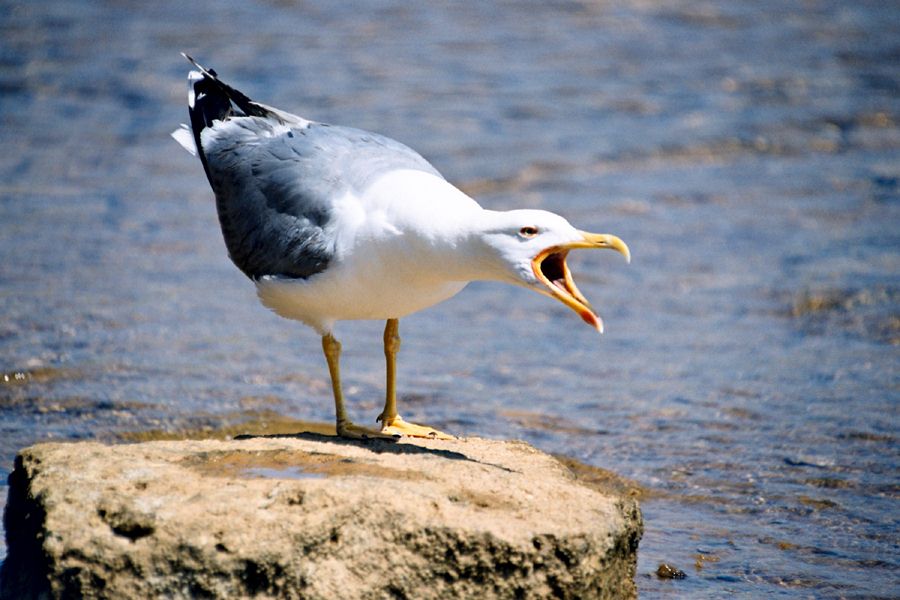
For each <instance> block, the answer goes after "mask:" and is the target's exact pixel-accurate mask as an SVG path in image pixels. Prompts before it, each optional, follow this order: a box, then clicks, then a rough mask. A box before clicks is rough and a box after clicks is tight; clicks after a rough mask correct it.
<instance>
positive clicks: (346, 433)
mask: <svg viewBox="0 0 900 600" xmlns="http://www.w3.org/2000/svg"><path fill="white" fill-rule="evenodd" d="M322 351H323V352H324V353H325V360H326V362H328V373H329V374H330V375H331V390H332V392H333V393H334V413H335V421H336V422H335V429H336V430H337V434H338V435H339V436H341V437H345V438H351V439H357V440H364V439H369V438H372V439H389V440H398V439H400V436H399V435H396V434H390V433H387V434H386V433H383V432H381V431H375V430H374V429H369V428H368V427H360V426H359V425H354V424H353V422H352V421H350V419H349V418H348V417H347V409H346V408H345V407H344V393H343V391H342V390H341V366H340V365H341V343H340V342H339V341H337V340H336V339H334V336H333V335H331V334H330V333H328V334H325V335H324V336H322Z"/></svg>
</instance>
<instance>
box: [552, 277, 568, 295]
mask: <svg viewBox="0 0 900 600" xmlns="http://www.w3.org/2000/svg"><path fill="white" fill-rule="evenodd" d="M553 285H555V286H556V287H558V288H559V289H561V290H562V291H564V292H565V293H567V294H568V293H569V290H568V289H566V280H565V279H554V280H553Z"/></svg>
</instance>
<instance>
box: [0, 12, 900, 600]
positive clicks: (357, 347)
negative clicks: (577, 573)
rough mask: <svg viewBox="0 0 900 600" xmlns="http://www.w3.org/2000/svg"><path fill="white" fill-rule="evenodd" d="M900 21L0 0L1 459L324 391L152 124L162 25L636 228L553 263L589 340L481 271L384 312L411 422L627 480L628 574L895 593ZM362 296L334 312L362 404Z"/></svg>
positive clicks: (158, 122)
mask: <svg viewBox="0 0 900 600" xmlns="http://www.w3.org/2000/svg"><path fill="white" fill-rule="evenodd" d="M898 40H900V7H898V5H897V4H896V3H888V2H853V3H848V2H839V1H828V0H822V1H818V2H806V3H790V2H774V1H762V2H754V3H747V2H737V1H734V2H674V3H665V5H662V4H657V3H653V2H643V1H640V0H633V1H623V2H562V1H560V2H529V1H521V2H515V3H512V2H484V3H447V4H441V5H437V4H432V3H422V4H421V5H420V6H416V5H412V4H410V3H401V2H390V1H387V0H385V1H382V2H378V1H374V0H372V1H363V2H354V3H347V4H342V3H321V5H318V6H313V5H306V4H300V5H297V6H295V5H293V4H292V3H282V2H273V1H269V2H263V1H247V2H242V3H235V4H234V5H233V6H231V7H229V8H222V5H221V4H215V5H213V4H208V5H207V4H205V3H203V2H195V3H183V2H177V3H176V2H171V1H167V0H163V1H160V2H154V3H134V4H132V3H117V2H76V1H59V0H48V1H44V2H33V3H19V4H14V3H6V4H3V5H0V148H2V149H3V150H2V152H0V257H2V260H0V315H2V317H0V459H2V468H0V470H2V471H3V474H6V473H8V471H9V469H10V468H11V466H12V460H13V456H14V455H15V452H16V451H17V450H18V449H19V448H21V447H23V446H26V445H28V444H31V443H35V442H38V441H44V440H51V439H83V438H100V439H113V438H114V436H115V435H116V434H117V433H120V432H126V431H141V430H147V429H163V430H178V429H183V428H187V427H198V426H212V427H215V426H217V425H218V424H220V423H222V422H225V421H229V420H231V421H233V420H239V419H240V418H241V415H246V414H250V413H249V412H248V411H254V410H260V409H265V410H275V411H277V412H279V413H281V414H284V415H288V416H291V417H295V418H299V419H306V420H316V421H329V420H331V419H332V418H333V415H332V411H333V408H332V403H331V400H330V396H329V393H330V390H329V384H328V380H327V372H326V370H325V367H324V360H323V359H322V357H321V354H320V345H319V340H318V338H317V336H316V335H315V334H314V333H313V332H312V331H310V330H308V329H306V328H304V327H303V326H301V325H300V324H297V323H291V322H287V321H284V320H281V319H279V318H278V317H276V316H274V315H272V314H271V313H269V312H268V311H266V310H265V309H264V308H262V307H261V306H260V305H259V304H258V302H257V301H256V298H255V294H254V290H253V286H252V285H251V284H250V283H249V282H248V281H246V280H245V279H244V278H243V276H242V275H241V274H240V273H239V272H238V271H237V270H236V269H235V268H234V267H233V266H232V265H231V264H230V263H229V261H228V259H227V257H226V254H225V249H224V244H223V243H222V241H221V237H220V234H219V231H218V224H217V221H216V216H215V212H214V206H213V203H212V201H211V193H210V191H209V189H208V186H207V183H206V181H205V179H204V177H203V174H202V170H201V168H200V165H199V163H198V162H197V161H196V159H193V158H192V157H190V156H188V155H187V154H185V153H183V152H182V151H181V150H180V148H179V147H178V146H177V145H176V144H175V143H174V142H173V141H172V140H171V139H170V138H169V137H168V134H169V131H171V130H172V129H173V128H174V127H175V126H176V125H177V124H178V123H180V122H183V121H184V120H185V119H186V108H185V96H186V86H185V75H186V72H187V64H186V63H185V62H184V61H183V59H182V58H181V57H180V56H179V55H178V53H179V52H180V51H182V50H184V51H188V52H189V53H191V54H193V55H194V56H196V57H197V58H198V59H199V60H201V61H203V62H205V63H208V64H210V65H211V66H214V67H215V68H216V69H217V70H218V71H219V72H220V73H221V74H222V75H223V76H224V77H226V79H227V80H229V81H230V82H232V83H234V84H235V85H237V86H239V87H240V88H242V89H243V90H244V91H245V92H247V93H248V94H250V95H251V96H254V97H256V98H257V99H259V100H261V101H263V102H266V103H269V104H273V105H276V106H280V107H283V108H285V109H288V110H292V111H294V112H298V113H300V114H303V115H305V116H308V117H310V118H313V119H316V120H320V121H327V122H333V123H340V124H346V125H353V126H356V127H362V128H366V129H372V130H375V131H378V132H381V133H385V134H387V135H390V136H391V137H394V138H396V139H399V140H401V141H403V142H405V143H407V144H409V145H411V146H412V147H414V148H416V149H418V150H419V151H420V152H421V153H422V154H423V155H425V156H426V157H427V158H429V160H431V161H432V163H433V164H435V165H436V166H437V167H438V169H440V170H441V171H442V172H443V173H444V174H445V175H446V176H447V178H448V179H450V180H451V181H454V182H456V183H457V184H459V185H460V186H462V187H463V189H465V190H467V191H468V192H470V193H471V194H473V195H475V196H476V197H477V198H478V199H479V200H480V201H481V202H482V204H483V205H485V206H487V207H490V208H495V209H503V208H512V207H540V208H545V209H549V210H553V211H556V212H559V213H561V214H563V215H565V216H566V217H567V218H568V219H569V220H570V221H572V222H573V223H574V224H575V225H576V226H578V227H580V228H583V229H587V230H593V231H608V232H611V233H615V234H617V235H619V236H620V237H622V238H623V239H625V240H626V241H627V242H628V244H629V246H630V247H631V249H632V252H633V262H632V264H631V265H625V264H624V263H623V261H621V257H619V256H617V255H614V254H613V253H587V254H584V255H583V256H577V255H574V254H573V257H572V259H571V261H570V262H571V263H572V266H573V269H574V271H575V274H576V278H577V279H578V281H579V286H580V287H581V289H582V291H583V292H585V295H587V296H588V298H590V299H591V300H592V302H593V304H594V305H595V307H597V308H598V309H599V311H600V313H601V315H602V316H603V317H604V319H605V321H606V324H607V333H606V334H605V335H604V336H602V337H600V336H598V335H597V334H596V333H595V332H593V331H592V330H591V329H590V328H588V327H586V326H585V325H583V324H582V323H581V322H580V320H579V319H578V318H577V316H576V315H574V314H572V313H571V311H569V310H567V309H566V308H565V307H563V306H562V305H560V304H558V303H553V302H551V301H550V300H548V299H546V298H543V297H540V296H538V295H536V294H530V293H528V292H527V291H525V290H522V289H518V288H513V287H504V286H502V285H500V284H487V283H479V284H473V285H471V286H469V287H468V288H467V289H466V290H465V291H464V292H463V293H462V294H460V295H459V296H457V297H456V298H454V299H453V300H451V301H449V302H447V303H445V304H443V305H441V306H438V307H435V308H433V309H431V310H429V311H425V312H423V313H420V314H417V315H414V316H412V317H409V318H407V319H404V320H403V321H402V322H401V335H402V336H403V349H402V352H401V356H400V367H399V368H400V372H399V377H400V382H399V386H400V395H401V399H400V406H401V410H402V412H403V414H404V416H405V417H406V418H407V419H409V420H418V421H424V422H427V423H430V424H433V425H435V426H438V427H440V428H442V429H445V430H448V431H451V432H455V433H459V434H465V435H480V436H489V437H496V438H510V437H516V438H521V439H525V440H527V441H529V442H531V443H532V444H535V445H536V446H538V447H540V448H542V449H544V450H546V451H550V452H557V453H563V454H568V455H570V456H573V457H575V458H578V459H580V460H582V461H584V462H587V463H590V464H593V465H597V466H601V467H604V468H608V469H612V470H614V471H616V472H618V473H621V474H622V475H625V476H627V477H631V478H633V479H635V480H637V481H638V482H639V483H640V484H642V485H643V486H645V487H647V488H648V489H649V490H650V496H649V498H648V499H646V500H645V501H644V502H643V503H642V508H643V511H644V517H645V520H646V532H645V535H644V538H643V540H642V542H641V546H640V553H639V565H638V580H637V583H638V587H639V589H640V592H641V595H642V597H647V598H655V597H669V596H672V597H691V598H719V597H723V596H725V595H729V594H731V595H738V596H743V597H754V598H756V597H763V596H781V597H787V598H807V597H885V598H887V597H896V596H897V595H898V593H900V592H898V590H900V576H898V573H900V570H898V566H900V535H898V520H900V510H898V496H900V477H898V463H900V461H898V458H900V450H898V433H897V431H898V399H900V377H898V364H900V361H898V359H900V226H898V224H900V203H898V181H900V126H898V122H900V93H898V91H900V68H898V66H897V65H898V64H900V45H898ZM381 327H382V324H380V323H348V324H341V326H340V328H339V330H338V335H339V337H340V339H341V340H342V341H343V344H344V351H345V354H344V363H343V364H344V373H343V374H344V378H345V386H346V390H347V393H348V400H349V408H350V410H351V413H352V414H353V415H354V416H355V418H356V419H357V420H358V421H360V422H365V421H368V420H370V419H374V417H375V415H376V414H377V413H378V411H379V410H380V408H381V400H380V398H381V394H382V386H383V382H382V378H383V368H384V367H383V355H382V351H381V346H380V343H381ZM5 491H6V490H5V488H0V496H4V497H5ZM660 562H668V563H670V564H673V565H675V566H676V567H678V568H681V569H682V570H684V571H685V572H686V573H687V578H686V579H682V580H672V581H668V580H660V579H658V578H657V577H656V576H655V575H654V574H653V573H654V572H655V571H656V566H657V565H658V564H659V563H660Z"/></svg>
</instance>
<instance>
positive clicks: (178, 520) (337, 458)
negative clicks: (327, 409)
mask: <svg viewBox="0 0 900 600" xmlns="http://www.w3.org/2000/svg"><path fill="white" fill-rule="evenodd" d="M5 523H6V532H7V533H6V535H7V540H8V546H9V556H8V558H7V560H6V562H5V564H4V566H3V570H2V582H0V589H2V596H3V597H4V598H29V597H47V596H48V595H49V597H85V598H152V597H167V598H209V597H212V598H226V597H227V598H233V597H257V598H265V597H285V598H388V597H391V598H450V597H471V598H490V597H510V598H523V597H527V598H544V597H569V598H622V597H633V596H634V595H635V587H634V573H635V566H636V553H637V545H638V541H639V539H640V536H641V530H642V529H641V527H642V525H641V516H640V511H639V509H638V506H637V502H636V501H635V500H634V499H633V498H630V497H623V496H619V495H616V494H615V493H613V492H611V491H608V490H607V491H604V490H602V489H597V488H596V487H595V486H594V487H591V486H589V485H588V484H586V483H584V482H583V481H580V480H579V479H578V478H577V477H576V476H575V475H574V474H573V472H572V471H570V470H569V469H568V468H567V467H566V466H564V465H563V464H562V463H560V462H559V461H557V460H556V459H555V458H553V457H551V456H548V455H546V454H544V453H542V452H539V451H538V450H536V449H534V448H533V447H531V446H529V445H527V444H525V443H522V442H498V441H489V440H482V439H468V440H458V441H451V442H443V441H431V440H416V441H406V440H404V441H403V442H400V443H390V442H383V441H369V442H351V441H346V440H341V439H338V438H334V437H329V436H324V435H318V434H299V435H296V436H287V437H256V438H249V439H240V440H234V441H215V440H205V441H178V442H149V443H141V444H130V445H116V446H106V445H102V444H98V443H89V442H88V443H76V444H40V445H36V446H33V447H31V448H28V449H25V450H23V451H22V452H21V453H20V454H19V456H18V457H17V458H16V465H15V470H14V472H13V473H12V475H11V476H10V497H9V502H8V504H7V509H6V514H5Z"/></svg>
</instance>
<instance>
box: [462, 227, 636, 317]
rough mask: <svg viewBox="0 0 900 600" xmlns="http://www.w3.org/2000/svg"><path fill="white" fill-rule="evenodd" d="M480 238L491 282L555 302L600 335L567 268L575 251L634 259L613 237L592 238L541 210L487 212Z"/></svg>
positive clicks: (585, 300)
mask: <svg viewBox="0 0 900 600" xmlns="http://www.w3.org/2000/svg"><path fill="white" fill-rule="evenodd" d="M482 214H483V220H482V222H481V223H480V226H479V227H478V229H477V231H478V233H477V234H476V235H477V236H478V240H479V241H480V243H481V245H482V248H483V253H482V256H484V257H485V259H486V260H485V262H484V263H483V264H482V267H483V268H485V270H486V271H487V275H488V276H489V278H490V279H496V280H500V281H506V282H508V283H515V284H518V285H522V286H525V287H527V288H530V289H532V290H535V291H537V292H539V293H541V294H544V295H546V296H550V297H551V298H555V299H557V300H559V301H560V302H562V303H563V304H565V305H566V306H568V307H569V308H571V309H572V310H574V311H575V312H577V313H578V314H579V315H580V316H581V318H582V319H584V321H585V322H586V323H588V324H589V325H591V326H592V327H595V328H596V329H597V330H598V331H600V332H601V333H602V332H603V321H602V320H601V319H600V317H599V316H598V315H597V313H596V312H595V311H594V310H593V309H592V308H591V306H590V304H589V303H588V301H587V299H586V298H585V297H584V296H583V295H582V294H581V292H579V291H578V288H577V287H576V286H575V281H574V279H572V274H571V272H570V271H569V267H568V265H567V264H566V256H567V255H568V254H569V251H570V250H573V249H575V248H595V249H599V248H609V249H612V250H616V251H618V252H621V253H622V254H623V255H624V256H625V258H626V260H629V261H630V260H631V254H630V252H629V250H628V246H626V245H625V242H623V241H622V240H620V239H619V238H617V237H616V236H614V235H609V234H598V233H588V232H585V231H579V230H577V229H575V228H574V227H572V225H571V224H569V222H568V221H566V220H565V219H564V218H562V217H561V216H559V215H557V214H554V213H551V212H547V211H543V210H512V211H507V212H496V211H487V210H486V211H484V212H483V213H482Z"/></svg>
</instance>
